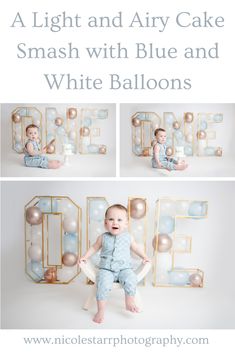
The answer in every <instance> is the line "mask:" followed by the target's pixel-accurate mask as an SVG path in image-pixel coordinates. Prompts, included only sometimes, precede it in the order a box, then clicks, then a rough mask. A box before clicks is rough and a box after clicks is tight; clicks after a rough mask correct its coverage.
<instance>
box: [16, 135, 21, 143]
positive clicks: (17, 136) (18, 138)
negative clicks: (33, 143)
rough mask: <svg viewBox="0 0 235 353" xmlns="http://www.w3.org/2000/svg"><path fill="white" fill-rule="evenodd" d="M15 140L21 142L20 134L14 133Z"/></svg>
mask: <svg viewBox="0 0 235 353" xmlns="http://www.w3.org/2000/svg"><path fill="white" fill-rule="evenodd" d="M15 141H16V142H21V135H20V134H15Z"/></svg>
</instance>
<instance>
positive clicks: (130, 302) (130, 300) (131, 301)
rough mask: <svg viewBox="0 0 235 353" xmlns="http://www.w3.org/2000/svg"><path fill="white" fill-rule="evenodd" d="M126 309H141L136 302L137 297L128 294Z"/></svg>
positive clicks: (133, 311)
mask: <svg viewBox="0 0 235 353" xmlns="http://www.w3.org/2000/svg"><path fill="white" fill-rule="evenodd" d="M126 310H128V311H131V312H132V313H139V312H140V309H139V308H138V306H137V305H136V304H135V298H134V297H130V296H129V295H128V296H126Z"/></svg>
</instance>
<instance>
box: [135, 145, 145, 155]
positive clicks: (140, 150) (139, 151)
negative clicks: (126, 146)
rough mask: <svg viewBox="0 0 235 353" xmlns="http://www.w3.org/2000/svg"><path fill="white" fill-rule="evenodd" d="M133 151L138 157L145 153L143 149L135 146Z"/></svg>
mask: <svg viewBox="0 0 235 353" xmlns="http://www.w3.org/2000/svg"><path fill="white" fill-rule="evenodd" d="M133 151H134V153H135V154H136V155H137V156H141V154H142V152H143V150H142V147H141V146H139V145H134V148H133Z"/></svg>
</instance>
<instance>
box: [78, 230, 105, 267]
mask: <svg viewBox="0 0 235 353" xmlns="http://www.w3.org/2000/svg"><path fill="white" fill-rule="evenodd" d="M101 247H102V235H99V236H98V238H97V239H96V242H95V243H94V244H93V245H92V246H91V247H90V248H89V249H88V250H87V252H86V253H85V255H84V256H82V257H80V259H79V260H78V263H81V262H82V261H84V262H86V260H87V259H89V257H91V256H92V255H94V254H95V253H96V252H97V251H99V250H100V249H101Z"/></svg>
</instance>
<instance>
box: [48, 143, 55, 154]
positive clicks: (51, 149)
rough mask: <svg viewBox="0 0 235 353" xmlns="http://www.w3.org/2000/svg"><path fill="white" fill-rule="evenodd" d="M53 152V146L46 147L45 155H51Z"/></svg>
mask: <svg viewBox="0 0 235 353" xmlns="http://www.w3.org/2000/svg"><path fill="white" fill-rule="evenodd" d="M54 152H55V146H54V145H49V146H47V153H49V154H52V153H54Z"/></svg>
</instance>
